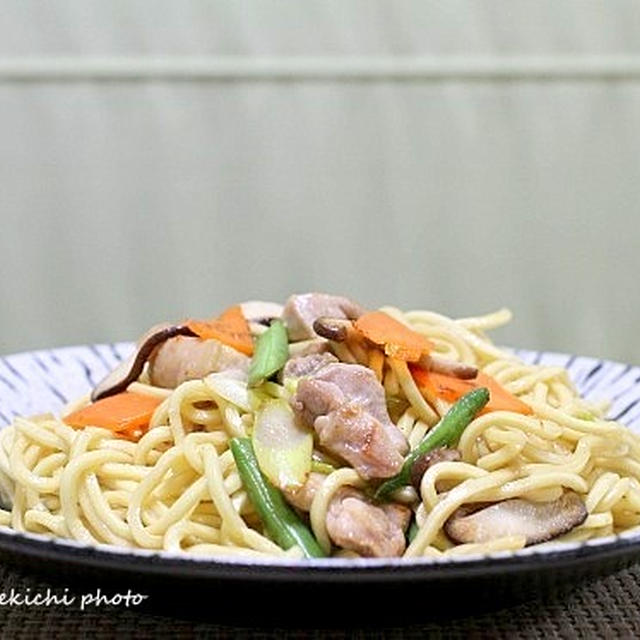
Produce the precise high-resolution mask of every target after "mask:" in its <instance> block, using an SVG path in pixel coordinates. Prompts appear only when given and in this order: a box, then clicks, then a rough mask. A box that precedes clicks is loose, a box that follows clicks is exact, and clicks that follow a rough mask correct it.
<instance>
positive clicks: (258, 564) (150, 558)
mask: <svg viewBox="0 0 640 640" xmlns="http://www.w3.org/2000/svg"><path fill="white" fill-rule="evenodd" d="M131 349H132V345H131V344H129V343H121V344H113V345H105V344H101V345H92V346H78V347H67V348H60V349H51V350H43V351H34V352H30V353H20V354H15V355H10V356H5V357H2V358H0V427H2V426H5V425H7V424H9V423H10V422H11V421H12V419H13V418H14V417H15V416H20V415H26V416H28V415H32V414H37V413H43V412H46V411H51V412H56V411H59V410H60V409H61V407H62V406H63V405H64V404H66V403H67V402H68V401H70V400H73V399H74V398H77V397H78V396H80V395H82V394H84V393H86V392H87V391H88V390H89V389H90V388H91V387H92V386H93V385H95V384H96V383H97V382H98V381H99V380H100V379H101V378H102V377H103V376H104V375H105V374H106V373H107V372H108V371H109V370H111V369H112V368H113V367H114V366H115V365H116V364H117V363H118V362H119V361H120V360H121V359H122V358H124V357H126V356H127V355H128V354H129V353H130V351H131ZM516 353H517V355H518V356H520V357H521V358H523V360H525V361H526V362H529V363H536V364H545V365H553V366H562V367H566V368H567V369H568V371H569V373H570V375H571V377H572V379H573V380H574V381H575V383H576V385H577V387H578V389H579V390H580V391H581V392H582V393H583V394H584V395H585V396H586V397H587V398H588V399H590V400H594V401H597V400H604V399H607V400H611V402H612V404H611V409H610V411H609V417H610V418H612V419H614V420H620V421H621V422H622V423H624V424H625V425H627V426H628V427H629V428H631V429H633V430H636V431H640V367H637V366H631V365H625V364H620V363H617V362H610V361H604V360H597V359H594V358H587V357H577V356H570V355H565V354H558V353H546V352H533V351H517V352H516ZM0 555H1V556H2V557H3V558H4V559H6V560H11V561H12V562H17V563H19V564H21V565H23V566H25V565H26V566H30V567H34V568H36V569H38V570H42V569H46V570H51V569H53V570H55V571H57V572H59V571H61V570H62V571H65V572H66V573H67V574H78V573H81V574H82V575H94V576H103V577H104V576H107V575H108V576H119V577H120V578H126V579H127V580H130V581H131V582H132V583H133V582H135V581H139V580H152V581H156V582H159V583H161V584H177V583H178V582H179V583H181V584H185V583H193V584H197V585H202V583H203V582H206V583H207V584H208V585H209V587H211V586H213V585H217V586H218V587H220V588H222V587H224V589H233V588H238V587H240V588H241V589H246V588H247V587H248V586H251V587H252V588H265V587H267V588H269V585H271V586H273V585H275V584H277V585H278V588H279V589H289V590H290V591H291V593H292V594H293V595H292V597H296V596H299V595H300V594H301V593H304V591H305V589H306V590H309V589H311V590H313V589H316V590H319V591H320V592H323V590H324V592H323V593H324V594H325V595H326V594H328V593H329V589H331V590H332V591H331V594H332V596H335V595H336V593H337V592H336V591H334V590H335V589H339V588H342V589H347V590H348V589H350V588H353V587H355V586H356V585H358V587H359V588H361V589H368V588H372V587H375V588H376V589H379V588H383V587H384V588H389V587H391V588H394V589H395V588H402V587H410V593H411V595H412V596H414V597H417V594H418V593H419V594H421V597H423V598H427V597H428V598H431V600H432V602H433V601H435V600H437V601H441V600H442V599H443V598H445V597H446V596H447V594H454V593H455V594H456V595H458V596H459V595H461V594H467V595H469V596H471V595H472V594H473V597H474V598H475V599H476V600H477V599H478V597H480V595H481V594H484V596H487V597H489V596H490V597H492V598H495V597H506V596H510V597H513V596H515V597H529V596H530V595H531V594H532V593H534V594H535V593H538V592H540V590H549V589H555V588H556V587H558V586H563V585H568V584H573V583H574V582H575V581H576V580H577V579H582V578H585V577H588V576H598V575H604V574H606V573H610V572H612V571H614V570H617V569H619V568H622V567H624V566H628V565H630V564H631V563H634V562H636V561H637V560H639V559H640V533H627V534H623V535H620V536H610V537H607V538H602V539H598V540H592V541H589V542H585V543H567V544H562V545H560V544H559V545H555V546H553V547H547V548H541V549H536V548H535V547H534V548H528V549H524V550H522V551H518V552H499V553H494V554H490V555H482V556H468V557H455V558H447V559H446V560H444V559H418V560H402V559H357V560H353V559H328V560H309V561H305V562H299V561H296V562H293V561H286V562H283V561H270V562H264V561H262V560H253V559H251V560H247V559H244V560H234V559H220V560H212V559H206V558H191V557H188V556H185V555H178V554H173V553H166V552H155V551H137V550H136V551H132V550H129V549H124V548H123V549H119V548H118V549H117V548H113V547H108V546H101V547H99V548H94V547H89V546H87V545H84V544H82V543H78V542H73V541H65V540H58V539H51V538H48V537H45V536H41V535H35V534H22V533H16V532H14V531H12V530H10V529H6V528H2V527H0ZM42 560H46V562H42ZM167 580H170V581H171V582H170V583H167V582H166V581H167ZM416 589H417V591H416ZM242 593H243V594H244V593H245V592H244V591H242ZM403 593H404V594H405V595H406V592H405V591H403ZM484 596H483V597H484ZM403 597H404V596H403ZM434 598H435V600H434ZM332 599H333V600H334V602H335V598H332Z"/></svg>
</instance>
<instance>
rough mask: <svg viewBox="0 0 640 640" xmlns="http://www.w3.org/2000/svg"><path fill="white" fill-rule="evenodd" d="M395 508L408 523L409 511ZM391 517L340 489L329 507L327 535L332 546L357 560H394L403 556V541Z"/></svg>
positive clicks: (400, 507)
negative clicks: (402, 511) (349, 553)
mask: <svg viewBox="0 0 640 640" xmlns="http://www.w3.org/2000/svg"><path fill="white" fill-rule="evenodd" d="M396 507H398V509H404V510H406V512H407V518H406V520H407V522H408V519H409V518H408V516H409V515H410V514H409V509H408V508H407V507H403V506H402V505H396ZM394 515H395V514H394ZM394 515H392V516H391V517H390V515H389V514H388V513H387V512H385V510H383V509H382V508H380V507H377V506H375V505H373V504H371V503H370V502H368V501H367V500H365V499H363V496H362V494H361V493H360V492H358V491H356V490H354V489H350V488H346V487H344V488H342V489H340V490H339V491H338V492H336V495H335V496H334V498H333V500H331V503H330V504H329V509H328V510H327V522H326V524H327V533H328V534H329V537H330V538H331V540H332V541H333V542H334V544H336V545H337V546H339V547H342V548H343V549H349V550H351V551H355V552H356V553H358V554H360V555H361V556H365V557H374V558H393V557H398V556H401V555H402V554H403V552H404V549H405V545H406V541H405V536H404V530H403V529H402V528H401V526H399V524H398V522H397V521H396V518H395V517H394Z"/></svg>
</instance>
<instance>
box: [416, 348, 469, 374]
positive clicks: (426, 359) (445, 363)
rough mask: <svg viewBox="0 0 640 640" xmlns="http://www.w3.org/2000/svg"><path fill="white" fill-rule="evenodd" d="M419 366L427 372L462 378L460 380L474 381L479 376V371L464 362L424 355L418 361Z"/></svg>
mask: <svg viewBox="0 0 640 640" xmlns="http://www.w3.org/2000/svg"><path fill="white" fill-rule="evenodd" d="M418 364H419V365H420V366H421V367H422V368H423V369H426V370H427V371H434V372H435V373H443V374H444V375H446V376H452V377H453V378H460V380H472V379H473V378H475V377H476V376H477V375H478V369H477V367H474V366H473V365H470V364H465V363H464V362H455V361H454V360H447V359H445V358H439V357H438V356H432V355H429V354H425V355H423V356H422V357H421V358H420V360H419V361H418Z"/></svg>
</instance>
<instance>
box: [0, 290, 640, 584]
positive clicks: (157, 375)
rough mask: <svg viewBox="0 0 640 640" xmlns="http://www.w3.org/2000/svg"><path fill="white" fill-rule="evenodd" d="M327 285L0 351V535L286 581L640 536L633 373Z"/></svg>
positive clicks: (511, 572) (471, 569)
mask: <svg viewBox="0 0 640 640" xmlns="http://www.w3.org/2000/svg"><path fill="white" fill-rule="evenodd" d="M510 318H511V314H510V312H509V311H508V310H506V309H502V310H499V311H497V312H495V313H491V314H488V315H483V316H474V317H466V318H460V319H451V318H448V317H446V316H444V315H442V314H439V313H437V312H434V311H408V312H403V311H400V310H399V309H396V308H392V307H382V308H381V309H377V310H370V309H365V308H363V307H361V306H360V305H359V304H357V303H356V302H354V301H352V300H350V299H348V298H345V297H341V296H334V295H329V294H320V293H309V294H300V295H293V296H291V297H290V298H289V299H288V300H286V301H284V304H278V303H273V302H257V301H250V302H244V303H241V304H236V305H233V306H231V307H229V308H228V309H226V310H224V311H222V312H221V313H218V314H216V315H215V316H214V317H212V318H209V319H200V320H195V319H187V320H181V321H177V322H173V323H172V322H166V323H163V324H159V325H156V326H154V327H152V328H150V329H149V330H148V331H146V332H145V333H144V334H143V335H142V336H141V337H140V338H139V339H138V340H137V341H136V342H135V343H133V342H131V343H118V344H98V345H91V346H78V347H65V348H58V349H51V350H43V351H35V352H29V353H21V354H15V355H7V356H4V357H2V358H0V424H2V429H1V430H0V552H2V554H4V555H5V556H7V555H11V556H12V557H14V558H16V557H17V558H21V559H22V560H24V561H27V562H28V561H34V560H35V561H36V563H37V562H38V561H39V560H41V559H43V558H45V559H47V560H50V561H51V562H52V563H53V564H56V563H57V564H59V565H66V566H73V567H86V568H89V569H92V570H98V571H116V572H118V571H119V572H124V573H130V574H133V573H135V574H149V575H153V576H173V577H182V578H187V579H189V578H192V577H196V578H199V579H202V578H205V579H216V580H236V581H237V580H240V581H247V580H248V581H264V580H280V581H286V582H291V583H303V582H307V583H308V582H309V581H312V582H315V583H323V582H325V583H326V582H332V583H335V582H336V581H341V580H344V581H346V582H350V583H353V582H354V581H358V582H367V581H369V582H374V583H380V582H398V581H407V580H408V581H412V582H415V581H420V582H424V583H425V584H426V583H430V582H433V583H438V584H442V583H444V582H449V583H451V584H454V585H455V584H459V583H460V581H462V580H464V581H467V582H468V581H469V580H473V579H474V577H487V576H489V577H493V578H496V577H498V576H499V577H500V578H501V579H506V580H508V579H509V577H510V576H511V577H515V576H518V577H519V578H520V579H522V578H524V579H526V580H529V579H530V578H531V576H533V575H534V574H535V575H536V576H540V574H541V573H542V574H545V572H546V573H548V574H549V575H551V574H553V575H554V576H555V577H554V579H556V580H557V579H563V577H564V578H569V577H571V576H575V575H585V574H587V573H593V574H595V573H598V572H606V571H611V570H613V569H614V568H616V567H619V566H623V565H624V564H628V563H630V562H633V561H635V559H636V558H637V557H638V552H639V551H640V533H638V526H639V525H640V438H639V437H638V435H637V434H636V431H637V430H638V429H640V384H639V381H640V368H638V367H634V366H631V365H625V364H619V363H615V362H609V361H601V360H597V359H594V358H588V357H577V356H570V355H564V354H558V353H545V352H533V351H525V350H517V349H505V348H501V347H498V346H496V345H495V344H494V343H493V342H492V341H491V339H490V338H489V337H488V332H490V331H491V330H492V329H495V328H497V327H499V326H501V325H503V324H505V323H506V322H508V321H509V320H510Z"/></svg>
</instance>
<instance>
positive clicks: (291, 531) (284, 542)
mask: <svg viewBox="0 0 640 640" xmlns="http://www.w3.org/2000/svg"><path fill="white" fill-rule="evenodd" d="M231 452H232V453H233V458H234V460H235V461H236V467H237V468H238V473H239V474H240V479H241V480H242V484H243V485H244V488H245V489H246V490H247V493H248V494H249V499H250V500H251V503H252V504H253V506H254V507H255V509H256V511H257V512H258V515H259V516H260V518H261V519H262V522H263V523H264V525H265V527H266V528H267V531H268V532H269V535H270V536H271V537H272V538H273V539H274V541H275V542H276V544H278V546H280V547H281V548H282V549H285V550H286V549H290V548H291V547H293V546H298V547H300V549H302V552H303V553H304V555H305V557H307V558H322V557H324V556H325V553H324V551H323V550H322V548H321V547H320V545H319V544H318V542H317V540H316V539H315V538H314V537H313V534H312V533H311V531H310V530H309V529H308V527H307V526H306V525H305V524H304V523H303V522H302V521H301V520H300V518H298V516H297V515H296V513H295V512H294V511H293V509H291V507H290V506H289V505H288V504H287V503H286V502H285V500H284V498H283V497H282V494H281V493H280V491H278V489H276V488H275V487H274V486H273V485H272V484H271V483H270V482H269V480H267V478H266V477H265V476H264V475H263V473H262V472H261V471H260V467H259V466H258V459H257V458H256V455H255V453H254V451H253V445H252V444H251V440H250V439H249V438H233V439H232V440H231Z"/></svg>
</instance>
